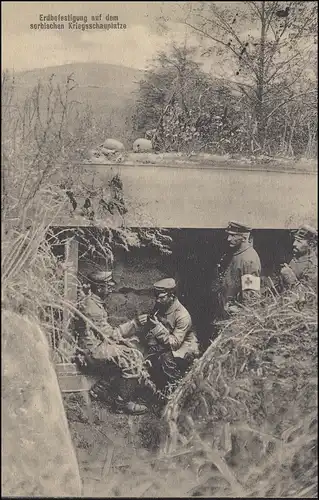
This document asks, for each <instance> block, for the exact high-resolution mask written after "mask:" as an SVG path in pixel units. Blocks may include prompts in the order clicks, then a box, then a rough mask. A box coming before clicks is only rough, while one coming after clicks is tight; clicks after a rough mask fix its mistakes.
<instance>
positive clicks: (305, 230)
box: [280, 225, 318, 288]
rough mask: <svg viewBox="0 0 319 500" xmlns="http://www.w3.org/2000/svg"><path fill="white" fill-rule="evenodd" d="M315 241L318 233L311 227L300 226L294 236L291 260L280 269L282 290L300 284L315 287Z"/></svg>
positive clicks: (316, 266) (316, 265)
mask: <svg viewBox="0 0 319 500" xmlns="http://www.w3.org/2000/svg"><path fill="white" fill-rule="evenodd" d="M317 240H318V232H317V230H316V229H314V228H313V227H311V226H308V225H303V226H301V227H300V228H299V229H298V230H297V231H296V233H295V235H294V241H293V246H292V253H293V258H292V259H291V261H290V262H289V264H284V265H283V267H282V269H281V273H280V274H281V281H282V285H283V288H291V287H294V286H297V285H298V284H300V283H303V284H306V283H308V284H311V285H316V282H317V268H318V264H317Z"/></svg>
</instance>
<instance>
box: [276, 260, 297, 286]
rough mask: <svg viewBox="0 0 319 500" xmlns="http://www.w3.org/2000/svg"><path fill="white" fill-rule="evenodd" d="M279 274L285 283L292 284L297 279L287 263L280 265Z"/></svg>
mask: <svg viewBox="0 0 319 500" xmlns="http://www.w3.org/2000/svg"><path fill="white" fill-rule="evenodd" d="M280 274H281V276H282V278H283V280H284V282H285V283H287V284H288V285H292V284H294V283H296V282H297V281H298V280H297V277H296V275H295V273H294V272H293V270H292V269H291V267H289V266H288V264H283V265H282V267H281V270H280Z"/></svg>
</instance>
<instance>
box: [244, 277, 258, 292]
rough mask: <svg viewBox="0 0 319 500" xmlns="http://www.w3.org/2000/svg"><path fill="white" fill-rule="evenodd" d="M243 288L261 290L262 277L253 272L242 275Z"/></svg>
mask: <svg viewBox="0 0 319 500" xmlns="http://www.w3.org/2000/svg"><path fill="white" fill-rule="evenodd" d="M241 288H242V290H243V291H245V290H255V291H256V292H259V291H260V277H259V276H254V275H253V274H244V275H243V276H242V277H241Z"/></svg>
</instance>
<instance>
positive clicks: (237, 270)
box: [216, 222, 261, 319]
mask: <svg viewBox="0 0 319 500" xmlns="http://www.w3.org/2000/svg"><path fill="white" fill-rule="evenodd" d="M251 230H252V229H251V228H250V227H248V226H246V225H244V224H240V223H238V222H229V224H228V227H227V229H226V233H227V234H228V238H227V241H228V244H229V247H230V252H228V253H227V254H225V255H224V256H223V257H222V259H221V261H220V263H219V265H218V271H217V272H218V279H217V287H216V292H217V307H218V313H217V316H219V317H220V318H222V319H226V318H227V317H228V316H229V314H230V313H232V312H236V311H237V307H236V305H235V302H241V303H247V302H249V300H250V299H251V298H255V297H256V295H258V294H259V293H260V272H261V265H260V259H259V256H258V254H257V252H256V250H255V249H254V248H253V245H252V242H251V240H250V233H251Z"/></svg>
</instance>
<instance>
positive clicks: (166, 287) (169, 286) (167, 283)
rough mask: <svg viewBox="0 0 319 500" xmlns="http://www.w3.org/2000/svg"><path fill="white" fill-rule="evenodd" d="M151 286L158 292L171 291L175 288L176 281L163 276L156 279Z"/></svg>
mask: <svg viewBox="0 0 319 500" xmlns="http://www.w3.org/2000/svg"><path fill="white" fill-rule="evenodd" d="M153 286H154V288H155V290H157V291H159V292H172V291H174V290H175V289H176V282H175V280H174V279H173V278H165V279H163V280H160V281H157V282H156V283H154V285H153Z"/></svg>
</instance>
